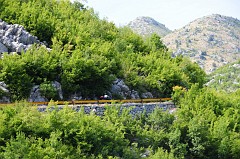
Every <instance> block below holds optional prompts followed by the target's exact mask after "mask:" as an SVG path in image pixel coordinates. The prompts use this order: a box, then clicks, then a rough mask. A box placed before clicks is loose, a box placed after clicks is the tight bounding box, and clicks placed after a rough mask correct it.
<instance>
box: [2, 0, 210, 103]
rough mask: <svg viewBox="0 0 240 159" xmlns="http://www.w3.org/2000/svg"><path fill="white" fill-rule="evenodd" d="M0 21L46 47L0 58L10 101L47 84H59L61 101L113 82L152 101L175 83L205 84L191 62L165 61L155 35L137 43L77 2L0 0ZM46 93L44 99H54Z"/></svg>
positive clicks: (125, 31) (168, 92) (134, 36)
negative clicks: (149, 96) (147, 94)
mask: <svg viewBox="0 0 240 159" xmlns="http://www.w3.org/2000/svg"><path fill="white" fill-rule="evenodd" d="M0 19H2V20H4V21H6V22H8V23H10V24H21V25H23V26H24V28H26V29H27V31H29V32H30V33H31V34H33V35H35V36H37V37H38V38H39V39H40V40H41V41H46V42H47V44H48V46H47V47H50V48H51V51H49V50H48V49H46V48H44V47H39V46H37V45H36V46H33V47H32V49H31V50H28V51H27V52H26V53H22V54H21V55H7V54H4V56H3V58H2V59H0V81H4V82H5V83H6V84H7V85H8V89H9V90H10V95H11V97H12V100H20V99H26V98H27V97H28V96H29V92H30V89H31V87H32V86H33V85H43V86H48V85H49V83H51V82H52V81H58V82H60V83H61V85H62V88H63V91H64V92H63V93H64V97H65V98H68V97H69V95H71V94H73V93H81V94H82V96H83V97H94V96H99V95H101V94H103V93H104V92H106V91H107V90H109V89H110V86H111V84H112V82H113V80H114V79H116V78H122V79H123V80H124V81H125V83H126V84H127V85H128V86H129V87H130V89H134V90H137V91H139V92H140V93H143V92H148V91H149V92H152V93H153V95H154V96H155V97H169V96H170V95H171V93H172V87H174V86H176V85H179V86H182V87H186V88H190V86H191V85H192V84H194V83H199V84H200V85H202V84H203V83H204V82H205V73H204V72H203V71H202V70H201V69H200V68H199V66H198V65H197V64H193V63H191V62H190V61H189V60H188V59H184V58H182V57H178V58H171V55H170V53H169V52H168V49H167V48H166V47H165V46H164V45H163V43H162V42H161V39H160V37H159V36H157V35H156V34H155V35H152V36H151V37H150V38H148V39H145V40H143V39H142V37H140V36H139V35H137V34H135V33H133V32H132V31H131V30H130V29H129V28H126V27H123V28H117V27H115V26H114V24H113V23H110V22H108V21H106V20H101V19H99V17H98V15H97V14H95V13H94V11H93V10H92V9H88V8H85V7H84V6H83V5H82V4H81V3H79V2H74V3H71V2H69V1H66V0H65V1H62V0H61V1H57V0H16V1H12V0H0ZM42 88H45V89H47V90H43V91H45V92H51V90H52V88H51V87H42ZM52 94H53V95H52V96H49V98H50V99H51V98H52V99H55V94H54V93H52Z"/></svg>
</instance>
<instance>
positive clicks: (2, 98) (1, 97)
mask: <svg viewBox="0 0 240 159" xmlns="http://www.w3.org/2000/svg"><path fill="white" fill-rule="evenodd" d="M0 103H10V98H9V90H8V89H7V85H6V84H5V83H4V82H0Z"/></svg>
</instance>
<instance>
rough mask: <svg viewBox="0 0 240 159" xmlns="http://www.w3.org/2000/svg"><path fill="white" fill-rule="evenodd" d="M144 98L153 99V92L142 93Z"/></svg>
mask: <svg viewBox="0 0 240 159" xmlns="http://www.w3.org/2000/svg"><path fill="white" fill-rule="evenodd" d="M141 96H142V98H153V95H152V93H151V92H146V93H142V95H141Z"/></svg>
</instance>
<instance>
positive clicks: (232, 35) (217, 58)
mask: <svg viewBox="0 0 240 159" xmlns="http://www.w3.org/2000/svg"><path fill="white" fill-rule="evenodd" d="M162 40H163V42H164V43H165V45H166V46H167V47H168V48H170V49H171V50H172V51H173V56H177V55H184V56H189V57H190V59H191V60H192V61H195V62H197V63H198V64H199V65H200V66H201V67H202V68H203V69H204V70H205V71H206V72H207V73H210V72H212V71H214V70H215V69H216V68H218V67H220V66H223V65H225V64H227V63H230V62H235V61H236V60H237V59H239V58H240V21H239V20H238V19H235V18H232V17H227V16H223V15H219V14H213V15H209V16H205V17H202V18H199V19H196V20H194V21H193V22H190V23H189V24H188V25H186V26H184V27H183V28H181V29H178V30H175V31H174V32H172V33H170V34H168V35H167V36H165V37H164V38H163V39H162Z"/></svg>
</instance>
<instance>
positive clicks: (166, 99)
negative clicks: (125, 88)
mask: <svg viewBox="0 0 240 159" xmlns="http://www.w3.org/2000/svg"><path fill="white" fill-rule="evenodd" d="M169 100H171V98H147V99H122V100H106V99H103V100H72V101H54V103H55V104H57V105H65V104H69V105H76V104H104V103H152V102H164V101H169ZM29 103H30V104H32V105H48V103H49V102H29ZM11 105H14V103H0V107H1V106H11Z"/></svg>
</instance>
